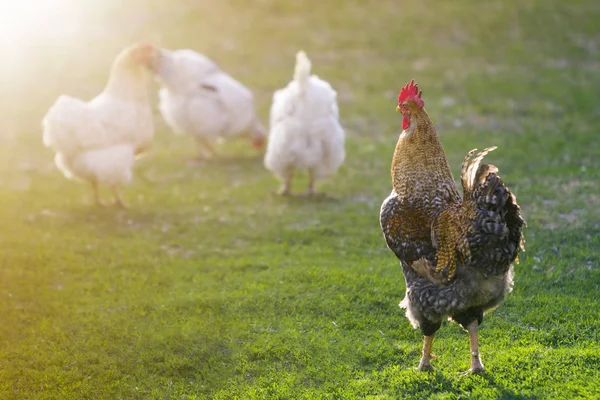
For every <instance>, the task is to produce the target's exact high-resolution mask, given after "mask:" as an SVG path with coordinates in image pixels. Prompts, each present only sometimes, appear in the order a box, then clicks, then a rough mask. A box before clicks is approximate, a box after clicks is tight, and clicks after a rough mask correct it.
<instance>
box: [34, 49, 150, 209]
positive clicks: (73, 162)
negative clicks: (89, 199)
mask: <svg viewBox="0 0 600 400" xmlns="http://www.w3.org/2000/svg"><path fill="white" fill-rule="evenodd" d="M155 53H156V49H155V48H153V47H152V46H150V45H135V46H131V47H128V48H126V49H125V50H123V51H122V52H121V53H120V54H119V55H118V56H117V58H116V59H115V61H114V62H113V65H112V68H111V71H110V77H109V79H108V83H107V85H106V88H105V89H104V91H103V92H102V93H100V94H99V95H98V96H96V97H95V98H94V99H92V100H91V101H89V102H85V101H82V100H79V99H76V98H73V97H70V96H66V95H62V96H60V97H59V98H58V99H57V100H56V102H55V103H54V105H53V106H52V107H51V108H50V110H49V111H48V113H47V114H46V116H45V117H44V119H43V122H42V126H43V128H44V134H43V140H44V144H45V145H46V146H47V147H51V148H52V149H54V151H56V156H55V158H54V160H55V163H56V165H57V167H58V168H59V169H60V170H61V171H62V172H63V173H64V175H65V176H66V177H67V178H70V179H73V178H77V179H81V180H84V181H87V182H89V183H90V184H91V185H92V188H93V190H94V199H95V200H96V202H97V203H99V204H103V203H102V201H101V199H100V194H99V185H102V184H103V185H107V186H109V187H110V188H111V189H112V191H113V193H114V196H115V198H116V202H117V204H119V205H121V206H124V203H123V200H122V198H121V196H120V195H119V192H118V187H119V186H121V185H123V184H126V183H129V182H130V181H131V175H132V168H133V163H134V159H135V157H136V156H137V155H139V154H141V153H142V152H144V151H145V150H146V149H148V148H149V146H150V143H151V141H152V138H153V136H154V121H153V117H152V110H151V108H150V103H149V100H148V94H147V85H146V84H147V82H146V81H147V80H146V78H145V75H144V71H143V69H144V67H145V66H147V65H148V64H149V62H150V60H151V59H152V57H154V55H155Z"/></svg>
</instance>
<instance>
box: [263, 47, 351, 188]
mask: <svg viewBox="0 0 600 400" xmlns="http://www.w3.org/2000/svg"><path fill="white" fill-rule="evenodd" d="M310 68H311V63H310V60H309V59H308V57H307V56H306V53H304V52H303V51H299V52H298V53H297V54H296V69H295V73H294V80H292V81H291V82H290V83H289V84H288V85H287V86H286V87H285V88H283V89H280V90H277V91H276V92H275V94H274V95H273V103H272V105H271V115H270V125H271V126H270V132H269V138H268V144H267V152H266V154H265V167H266V168H267V169H268V170H270V171H272V172H273V173H274V174H275V176H276V177H277V178H278V179H279V180H280V181H281V182H282V185H281V188H280V189H279V192H278V193H279V194H281V195H286V194H289V193H290V187H291V182H292V177H293V175H294V171H295V170H296V169H306V170H308V174H309V183H308V189H307V191H306V193H307V194H308V195H312V194H314V193H315V181H316V180H318V179H321V178H323V177H325V176H327V175H329V174H332V173H334V172H336V171H337V169H338V168H339V167H340V165H341V164H342V162H343V161H344V158H345V150H344V129H343V128H342V126H341V125H340V122H339V110H338V106H337V93H336V92H335V90H333V88H332V87H331V85H330V84H329V83H327V82H325V81H324V80H322V79H319V78H318V77H317V76H316V75H310Z"/></svg>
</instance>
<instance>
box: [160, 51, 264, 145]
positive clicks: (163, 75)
mask: <svg viewBox="0 0 600 400" xmlns="http://www.w3.org/2000/svg"><path fill="white" fill-rule="evenodd" d="M152 67H153V69H154V72H155V73H156V75H157V78H158V80H159V82H160V83H161V85H162V89H161V90H160V92H159V109H160V113H161V115H162V116H163V118H164V120H165V121H166V122H167V124H168V125H169V126H170V127H171V129H173V131H174V132H175V133H178V134H183V133H187V134H191V135H193V136H194V138H195V139H196V141H197V142H198V144H199V146H200V148H201V149H200V150H201V152H202V153H203V154H202V155H203V156H207V155H209V153H211V154H212V153H214V151H213V149H212V146H211V142H212V141H214V140H215V139H227V138H231V137H235V136H243V135H247V136H249V137H250V139H251V140H252V143H253V145H254V146H256V147H260V146H262V144H263V142H264V137H265V136H266V131H265V129H264V128H263V126H262V124H261V123H260V120H259V118H258V116H257V114H256V108H255V106H254V96H253V95H252V92H251V91H250V90H249V89H248V88H246V87H245V86H244V85H242V84H241V83H240V82H238V81H236V80H235V79H233V78H232V77H231V76H230V75H228V74H227V73H225V72H224V71H222V70H221V69H220V68H219V67H218V66H217V64H215V63H214V62H213V61H212V60H211V59H210V58H208V57H206V56H204V55H202V54H199V53H197V52H195V51H193V50H187V49H183V50H175V51H169V50H165V49H161V51H160V55H159V56H158V57H157V58H156V59H155V60H154V62H153V65H152Z"/></svg>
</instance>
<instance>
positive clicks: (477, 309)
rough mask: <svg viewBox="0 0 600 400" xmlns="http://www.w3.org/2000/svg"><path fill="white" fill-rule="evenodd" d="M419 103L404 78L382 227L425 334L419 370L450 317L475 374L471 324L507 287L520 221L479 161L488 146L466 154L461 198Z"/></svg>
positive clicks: (511, 199)
mask: <svg viewBox="0 0 600 400" xmlns="http://www.w3.org/2000/svg"><path fill="white" fill-rule="evenodd" d="M423 106H424V102H423V100H422V98H421V92H419V89H418V87H417V85H416V84H414V82H413V81H411V82H410V83H409V84H407V85H406V86H405V87H404V88H403V89H402V90H401V92H400V95H399V97H398V107H397V110H398V111H400V112H401V113H402V115H403V119H402V127H403V129H404V130H403V131H402V133H401V134H400V137H399V139H398V143H397V145H396V150H395V152H394V157H393V161H392V171H391V173H392V186H393V190H392V193H391V194H390V196H389V197H388V198H387V199H386V200H385V201H384V202H383V204H382V206H381V213H380V223H381V229H382V231H383V234H384V237H385V240H386V242H387V246H388V247H389V248H390V249H391V250H392V251H393V252H394V254H395V255H396V256H397V257H398V258H399V259H400V263H401V265H402V270H403V272H404V277H405V281H406V296H405V298H404V300H403V301H402V302H401V304H400V306H401V307H403V308H406V316H407V317H408V319H409V320H410V322H411V323H412V325H413V327H414V328H417V327H418V328H420V329H421V331H422V333H423V335H424V336H425V338H424V344H423V353H422V357H421V362H420V364H419V369H420V370H433V367H432V365H431V362H430V360H431V359H432V358H433V355H432V354H431V347H432V343H433V337H434V335H435V332H436V331H437V330H438V329H439V328H440V326H441V322H442V320H443V319H445V318H447V317H449V319H450V320H451V321H453V322H456V323H458V324H460V325H461V326H462V327H463V328H464V329H465V330H467V331H468V333H469V341H470V347H471V368H470V371H471V372H482V371H484V367H483V364H482V362H481V358H480V356H479V346H478V327H479V325H480V324H481V322H482V320H483V315H484V313H486V312H487V311H490V310H492V309H494V308H495V307H497V306H498V305H500V303H501V302H502V301H503V299H504V296H505V294H506V293H508V292H510V291H511V289H512V284H513V267H512V263H513V261H517V262H518V253H519V251H520V250H524V238H523V226H524V220H523V218H522V217H521V213H520V208H519V205H518V204H517V200H516V198H515V196H514V195H513V194H512V193H511V192H510V190H509V189H508V188H507V187H506V186H505V185H504V183H503V182H502V179H501V178H500V176H498V169H497V168H496V167H495V166H493V165H488V164H481V161H482V159H483V157H484V156H485V155H486V154H487V153H489V152H490V151H492V150H494V149H495V147H490V148H487V149H485V150H484V151H482V152H480V153H478V154H476V155H475V152H476V150H472V151H470V152H469V153H468V154H467V156H466V157H465V160H464V162H463V165H462V170H461V182H462V187H463V198H462V199H461V198H460V196H459V193H458V190H457V189H456V185H455V184H454V179H453V177H452V172H451V171H450V167H449V166H448V162H447V160H446V155H445V153H444V149H443V148H442V145H441V144H440V142H439V140H438V136H437V132H436V130H435V128H434V126H433V122H432V121H431V119H430V118H429V116H428V115H427V112H426V111H425V109H424V108H423ZM474 155H475V156H474ZM473 156H474V158H472V159H471V157H473Z"/></svg>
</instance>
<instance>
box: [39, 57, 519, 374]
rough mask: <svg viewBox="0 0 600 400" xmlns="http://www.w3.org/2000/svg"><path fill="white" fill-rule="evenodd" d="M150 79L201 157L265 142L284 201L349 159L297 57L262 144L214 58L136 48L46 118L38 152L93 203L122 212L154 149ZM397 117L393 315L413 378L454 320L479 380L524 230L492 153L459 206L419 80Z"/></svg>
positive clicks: (467, 177) (473, 163)
mask: <svg viewBox="0 0 600 400" xmlns="http://www.w3.org/2000/svg"><path fill="white" fill-rule="evenodd" d="M145 69H149V70H151V71H152V73H153V74H154V75H155V77H156V79H157V80H158V81H159V82H160V84H161V85H162V89H161V90H160V93H159V99H160V104H159V109H160V112H161V114H162V116H163V118H164V120H165V121H166V122H167V123H168V125H169V126H170V127H171V128H172V129H173V131H175V132H176V133H181V134H184V133H185V134H191V135H193V137H194V138H195V139H196V141H197V143H198V146H199V148H200V152H201V155H202V156H203V157H209V156H212V155H213V154H214V150H213V147H212V143H213V141H214V140H215V139H218V138H230V137H234V136H246V137H248V138H249V139H250V140H251V142H252V144H253V145H254V146H257V147H260V146H262V145H263V143H264V141H265V140H267V141H268V144H267V150H266V154H265V158H264V164H265V166H266V168H267V169H269V170H270V171H272V172H273V173H274V174H275V176H276V177H277V178H278V179H279V180H280V181H281V182H282V184H281V188H280V190H279V193H280V194H282V195H283V194H289V193H290V186H291V181H292V178H293V174H294V171H295V170H296V169H306V170H307V171H308V173H309V177H310V179H309V185H308V189H307V192H308V194H313V193H314V190H315V188H314V183H315V181H316V180H317V179H320V178H322V177H324V176H326V175H328V174H331V173H333V172H335V171H336V170H337V169H338V168H339V167H340V165H341V164H342V162H343V161H344V157H345V151H344V140H345V139H344V130H343V128H342V126H341V125H340V123H339V112H338V107H337V101H336V92H335V91H334V90H333V88H332V87H331V86H330V85H329V84H328V83H327V82H325V81H323V80H321V79H319V78H318V77H316V76H315V75H311V74H310V70H311V63H310V61H309V59H308V58H307V56H306V54H305V53H304V52H302V51H301V52H298V54H297V56H296V69H295V73H294V79H293V80H292V81H291V82H290V83H289V84H288V85H287V86H286V87H285V88H283V89H280V90H278V91H276V92H275V94H274V95H273V103H272V106H271V113H270V121H269V123H270V127H269V128H270V131H269V134H268V135H267V132H266V130H265V128H264V127H263V125H262V124H261V122H260V120H259V119H258V117H257V114H256V109H255V106H254V103H253V96H252V93H251V92H250V91H249V90H248V89H247V88H246V87H244V86H243V85H242V84H241V83H239V82H238V81H236V80H235V79H233V78H232V77H231V76H229V75H228V74H226V73H225V72H223V71H222V70H221V69H220V68H219V67H218V66H217V65H216V64H215V63H214V62H213V61H211V60H210V59H209V58H207V57H205V56H203V55H201V54H198V53H196V52H194V51H191V50H176V51H169V50H165V49H157V48H155V47H153V46H150V45H136V46H132V47H129V48H127V49H125V50H123V52H122V53H121V54H119V56H118V57H117V58H116V60H115V61H114V63H113V66H112V70H111V73H110V77H109V80H108V83H107V85H106V88H105V89H104V91H103V92H102V93H101V94H100V95H98V96H97V97H95V98H94V99H92V100H91V101H89V102H84V101H81V100H78V99H75V98H72V97H69V96H61V97H59V98H58V100H57V101H56V103H55V104H54V105H53V106H52V108H51V109H50V110H49V111H48V113H47V114H46V116H45V117H44V120H43V127H44V135H43V138H44V143H45V144H46V145H47V146H49V147H52V149H54V151H55V152H56V156H55V162H56V165H57V166H58V168H59V169H60V170H61V171H62V172H63V173H64V174H65V176H67V177H68V178H77V179H80V180H84V181H87V182H89V183H90V184H91V185H92V187H93V190H94V196H95V199H96V201H97V202H98V203H102V200H101V198H100V193H99V186H100V185H105V186H108V187H109V188H111V189H112V191H113V193H114V196H115V198H116V202H117V203H118V204H120V205H123V204H124V203H123V200H122V198H121V196H120V195H119V192H118V188H119V187H120V186H121V185H123V184H126V183H128V182H129V181H130V180H131V176H132V167H133V164H134V160H135V159H136V157H138V156H139V155H141V154H143V153H144V152H145V151H146V150H147V149H148V148H149V146H150V144H151V142H152V138H153V134H154V127H153V117H152V112H151V107H150V104H149V98H148V94H147V92H146V82H145V72H144V70H145ZM397 111H399V112H401V113H402V128H403V131H402V133H401V134H400V136H399V139H398V142H397V145H396V150H395V152H394V157H393V161H392V171H391V172H392V186H393V190H392V193H391V194H390V196H389V197H388V198H387V199H385V201H384V202H383V205H382V207H381V212H380V224H381V229H382V231H383V235H384V237H385V240H386V243H387V245H388V247H389V248H390V250H392V251H393V252H394V254H395V255H396V256H397V257H398V259H399V260H400V263H401V265H402V270H403V272H404V276H405V281H406V296H405V298H404V300H403V301H402V303H401V304H400V305H401V306H402V307H403V308H406V315H407V317H408V319H409V320H410V322H411V323H412V324H413V326H414V327H415V328H417V327H418V328H420V329H421V331H422V333H423V335H424V344H423V352H422V357H421V362H420V364H419V369H420V370H432V369H433V367H432V365H431V359H432V358H433V355H432V354H431V348H432V343H433V338H434V335H435V333H436V331H437V330H438V329H439V328H440V327H441V324H442V321H443V320H444V319H446V318H449V319H450V320H451V321H454V322H456V323H458V324H460V325H461V326H462V327H463V328H464V329H465V330H467V331H468V333H469V340H470V346H471V369H470V371H471V372H481V371H483V370H484V367H483V364H482V362H481V359H480V356H479V344H478V328H479V325H480V324H481V322H482V320H483V315H484V313H485V312H487V311H490V310H492V309H494V308H495V307H497V306H498V305H499V304H500V303H501V302H502V301H503V299H504V296H505V294H506V293H508V292H509V291H510V290H511V288H512V284H513V266H512V263H513V262H515V261H516V262H518V254H519V252H520V251H522V250H524V238H523V226H524V224H525V221H524V220H523V218H522V216H521V213H520V208H519V205H518V204H517V200H516V198H515V196H514V195H513V194H512V193H511V192H510V190H509V189H508V188H507V187H506V186H505V185H504V183H503V182H502V179H501V178H500V177H499V175H498V168H496V167H495V166H493V165H490V164H482V160H483V158H484V156H485V155H486V154H487V153H489V152H490V151H492V150H494V149H495V148H493V147H490V148H487V149H485V150H483V151H481V152H479V153H476V151H475V150H472V151H470V152H469V153H468V154H467V156H466V157H465V160H464V162H463V165H462V169H461V182H462V188H463V196H462V198H461V196H460V195H459V192H458V190H457V188H456V185H455V183H454V178H453V176H452V172H451V170H450V167H449V166H448V161H447V159H446V155H445V153H444V149H443V148H442V145H441V143H440V142H439V139H438V135H437V132H436V130H435V127H434V125H433V122H432V121H431V119H430V118H429V116H428V115H427V112H426V111H425V109H424V101H423V99H422V94H421V92H420V91H419V89H418V87H417V85H416V84H414V82H410V83H409V84H407V85H406V86H405V87H404V88H402V90H401V92H400V95H399V97H398V107H397Z"/></svg>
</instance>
